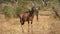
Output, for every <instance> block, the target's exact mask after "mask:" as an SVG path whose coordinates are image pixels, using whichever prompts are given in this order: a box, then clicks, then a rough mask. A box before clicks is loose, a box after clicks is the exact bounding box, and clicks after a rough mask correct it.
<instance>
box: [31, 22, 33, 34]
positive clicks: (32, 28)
mask: <svg viewBox="0 0 60 34" xmlns="http://www.w3.org/2000/svg"><path fill="white" fill-rule="evenodd" d="M31 33H32V34H33V24H32V21H31Z"/></svg>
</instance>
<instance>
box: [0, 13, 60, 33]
mask: <svg viewBox="0 0 60 34" xmlns="http://www.w3.org/2000/svg"><path fill="white" fill-rule="evenodd" d="M42 13H45V12H42ZM47 13H48V12H47ZM32 25H33V29H31V24H30V28H29V34H32V32H31V30H33V34H60V20H58V19H54V18H52V17H51V16H45V15H39V20H38V21H37V20H36V16H35V17H34V20H33V24H32ZM23 29H24V33H22V28H21V24H20V22H19V18H13V19H9V20H6V19H0V34H28V23H27V22H25V24H24V25H23Z"/></svg>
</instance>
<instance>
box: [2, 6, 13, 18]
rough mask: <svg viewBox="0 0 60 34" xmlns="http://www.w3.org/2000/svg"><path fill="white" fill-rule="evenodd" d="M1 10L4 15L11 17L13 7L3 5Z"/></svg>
mask: <svg viewBox="0 0 60 34" xmlns="http://www.w3.org/2000/svg"><path fill="white" fill-rule="evenodd" d="M2 11H3V13H4V14H5V16H6V17H13V9H12V8H11V7H10V6H5V7H4V8H3V9H2Z"/></svg>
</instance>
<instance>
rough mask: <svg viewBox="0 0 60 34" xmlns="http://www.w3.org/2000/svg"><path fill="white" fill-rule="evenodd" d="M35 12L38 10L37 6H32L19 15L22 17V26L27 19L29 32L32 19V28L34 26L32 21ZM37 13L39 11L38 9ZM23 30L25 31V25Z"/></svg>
mask: <svg viewBox="0 0 60 34" xmlns="http://www.w3.org/2000/svg"><path fill="white" fill-rule="evenodd" d="M34 12H36V8H35V7H32V8H31V10H29V11H27V12H24V13H22V14H20V15H18V16H19V18H20V23H21V27H22V25H24V23H25V22H26V21H27V22H28V32H29V23H30V22H29V21H31V28H32V22H33V18H34ZM36 13H38V11H37V12H36ZM37 16H38V15H37ZM37 19H38V17H37ZM31 31H32V30H31ZM22 32H24V30H23V27H22Z"/></svg>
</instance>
